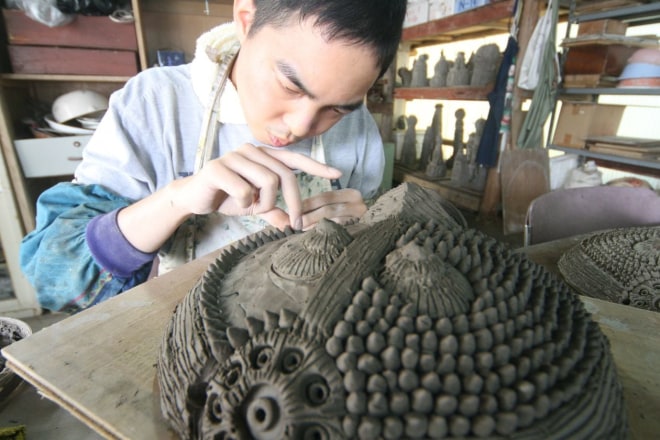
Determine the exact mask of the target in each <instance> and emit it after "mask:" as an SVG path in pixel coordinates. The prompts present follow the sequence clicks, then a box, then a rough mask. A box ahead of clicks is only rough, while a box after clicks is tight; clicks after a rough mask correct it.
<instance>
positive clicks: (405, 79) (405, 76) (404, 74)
mask: <svg viewBox="0 0 660 440" xmlns="http://www.w3.org/2000/svg"><path fill="white" fill-rule="evenodd" d="M397 73H398V74H399V77H400V78H401V87H410V82H411V81H412V71H411V70H410V69H406V68H405V67H400V68H399V70H397Z"/></svg>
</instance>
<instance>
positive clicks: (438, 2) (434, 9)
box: [429, 0, 455, 21]
mask: <svg viewBox="0 0 660 440" xmlns="http://www.w3.org/2000/svg"><path fill="white" fill-rule="evenodd" d="M454 2H455V0H430V1H429V21H430V20H438V19H440V18H445V17H449V16H450V15H453V14H454Z"/></svg>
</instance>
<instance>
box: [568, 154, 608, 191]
mask: <svg viewBox="0 0 660 440" xmlns="http://www.w3.org/2000/svg"><path fill="white" fill-rule="evenodd" d="M602 184H603V173H602V172H601V171H600V170H599V169H598V167H597V166H596V162H594V161H593V160H590V161H587V163H585V164H584V165H582V166H581V167H580V168H575V169H574V170H571V172H570V174H569V175H568V176H567V177H566V182H564V188H582V187H585V186H600V185H602Z"/></svg>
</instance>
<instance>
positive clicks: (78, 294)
mask: <svg viewBox="0 0 660 440" xmlns="http://www.w3.org/2000/svg"><path fill="white" fill-rule="evenodd" d="M131 202H132V201H131V200H128V199H126V198H123V197H121V196H118V195H116V194H114V193H112V192H110V191H107V190H106V189H104V188H103V187H102V186H100V185H80V184H75V183H68V182H67V183H60V184H57V185H55V186H54V187H52V188H50V189H48V190H46V191H44V192H43V193H42V194H41V195H40V197H39V199H38V200H37V216H36V228H35V230H34V231H32V232H30V233H29V234H28V235H27V236H25V237H24V238H23V241H22V243H21V247H20V251H19V259H20V265H21V269H22V270H23V272H24V273H25V275H26V277H27V278H28V280H29V281H30V282H31V283H32V285H33V286H34V288H35V290H36V293H37V299H38V300H39V303H40V305H41V306H42V307H43V308H45V309H49V310H56V311H63V312H67V313H74V312H78V311H80V310H82V309H85V308H87V307H90V306H92V305H94V304H97V303H99V302H101V301H104V300H106V299H108V298H111V297H113V296H116V295H117V294H119V293H121V292H123V291H125V290H128V289H130V288H131V287H134V286H136V285H138V284H140V283H142V282H144V281H145V280H146V279H147V277H148V275H149V272H150V270H151V261H152V260H153V258H154V256H155V254H143V255H142V256H141V258H142V260H140V259H139V258H138V259H135V258H133V260H132V261H133V262H134V264H135V265H139V264H141V266H139V267H136V268H135V270H133V271H130V270H128V269H127V268H126V267H122V268H119V270H118V269H117V268H113V267H105V266H104V265H103V263H105V264H108V261H110V262H112V261H118V260H121V257H120V256H118V255H112V254H113V252H120V251H121V249H122V244H121V243H123V242H125V243H127V242H126V240H125V238H124V237H123V236H122V235H121V232H120V231H119V229H118V228H115V227H112V226H113V225H115V224H116V223H114V222H115V220H114V219H115V218H116V215H115V212H116V211H117V210H119V209H121V208H123V207H125V206H128V205H129V204H130V203H131ZM99 216H100V217H99ZM97 217H98V218H97ZM101 218H104V219H101ZM93 219H96V221H95V222H94V223H96V224H97V226H96V227H92V228H89V229H90V230H89V231H88V225H89V224H90V222H92V220H93ZM108 225H110V227H107V226H108ZM92 226H93V225H92ZM102 226H106V227H105V228H100V227H102ZM113 234H114V235H113ZM117 234H118V235H117ZM88 236H89V239H90V242H94V245H96V247H98V245H99V240H100V239H105V240H106V241H107V243H111V244H112V245H113V246H108V247H107V249H112V251H110V252H105V256H104V255H102V254H101V253H99V251H97V253H99V257H100V259H99V261H100V262H99V261H97V258H95V255H94V253H93V252H92V249H91V248H90V245H89V243H88ZM117 243H119V244H117ZM137 252H139V251H137ZM113 257H114V258H113ZM110 266H112V265H110Z"/></svg>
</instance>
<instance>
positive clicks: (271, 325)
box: [264, 310, 280, 331]
mask: <svg viewBox="0 0 660 440" xmlns="http://www.w3.org/2000/svg"><path fill="white" fill-rule="evenodd" d="M279 321H280V316H279V315H278V314H277V313H273V312H271V311H269V310H264V322H265V323H266V331H270V330H274V329H276V328H277V326H278V323H279Z"/></svg>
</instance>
